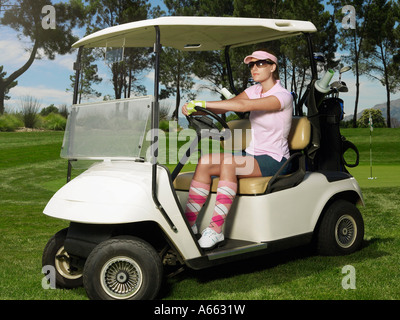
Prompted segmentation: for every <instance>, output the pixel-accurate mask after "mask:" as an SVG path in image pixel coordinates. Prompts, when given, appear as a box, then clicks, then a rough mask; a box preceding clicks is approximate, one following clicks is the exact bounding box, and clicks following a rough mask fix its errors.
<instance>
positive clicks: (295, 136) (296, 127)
mask: <svg viewBox="0 0 400 320" xmlns="http://www.w3.org/2000/svg"><path fill="white" fill-rule="evenodd" d="M228 125H229V128H230V129H231V132H232V136H231V138H230V139H229V140H226V141H224V142H223V146H224V148H225V150H233V151H240V150H244V149H245V148H246V146H247V145H248V144H249V142H250V139H251V134H249V132H250V130H246V129H250V121H249V120H247V119H242V120H234V121H231V122H229V123H228ZM235 135H236V136H237V135H242V139H239V138H235ZM310 135H311V126H310V122H309V121H308V119H307V118H306V117H293V119H292V126H291V128H290V133H289V137H288V143H289V149H290V150H291V151H293V150H303V149H304V148H305V147H307V145H308V143H309V141H310ZM240 142H242V143H240ZM193 175H194V172H184V173H180V174H179V175H178V176H177V177H176V179H175V181H174V187H175V189H176V190H183V191H187V190H189V187H190V182H191V181H192V179H193ZM271 178H272V177H257V178H242V179H239V181H238V193H239V194H244V195H256V194H263V193H265V190H266V188H267V186H268V182H269V181H270V180H271ZM218 182H219V177H215V178H213V181H212V185H211V192H216V191H217V186H218Z"/></svg>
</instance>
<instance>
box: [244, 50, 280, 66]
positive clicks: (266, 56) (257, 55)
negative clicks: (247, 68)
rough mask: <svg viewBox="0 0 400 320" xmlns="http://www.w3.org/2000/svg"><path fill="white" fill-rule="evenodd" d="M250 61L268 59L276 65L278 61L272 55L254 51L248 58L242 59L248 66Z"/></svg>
mask: <svg viewBox="0 0 400 320" xmlns="http://www.w3.org/2000/svg"><path fill="white" fill-rule="evenodd" d="M251 59H258V60H267V59H269V60H271V61H273V62H275V64H278V59H277V58H276V57H275V56H274V55H273V54H270V53H268V52H266V51H254V52H253V53H252V54H251V55H250V56H247V57H246V58H244V63H245V64H249V63H250V62H251Z"/></svg>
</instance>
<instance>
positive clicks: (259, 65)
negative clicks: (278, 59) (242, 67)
mask: <svg viewBox="0 0 400 320" xmlns="http://www.w3.org/2000/svg"><path fill="white" fill-rule="evenodd" d="M271 64H274V63H273V62H272V61H268V60H257V61H252V62H250V63H249V64H248V66H249V68H250V70H251V69H253V67H254V66H255V65H256V66H257V68H265V67H267V65H271Z"/></svg>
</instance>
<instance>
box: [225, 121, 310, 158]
mask: <svg viewBox="0 0 400 320" xmlns="http://www.w3.org/2000/svg"><path fill="white" fill-rule="evenodd" d="M228 126H229V129H231V137H230V138H229V139H226V140H224V141H222V146H223V148H224V149H225V150H231V151H242V150H244V149H246V148H247V146H248V145H249V144H250V140H251V125H250V121H249V120H248V119H240V120H233V121H230V122H228ZM310 137H311V125H310V121H309V120H308V119H307V117H293V118H292V126H291V128H290V132H289V136H288V143H289V149H290V150H303V149H304V148H305V147H307V145H308V144H309V142H310Z"/></svg>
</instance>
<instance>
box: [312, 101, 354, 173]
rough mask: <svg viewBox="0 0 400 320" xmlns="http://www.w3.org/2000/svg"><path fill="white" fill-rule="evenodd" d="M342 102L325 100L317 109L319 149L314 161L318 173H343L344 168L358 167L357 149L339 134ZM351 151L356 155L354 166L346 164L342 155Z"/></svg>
mask: <svg viewBox="0 0 400 320" xmlns="http://www.w3.org/2000/svg"><path fill="white" fill-rule="evenodd" d="M343 114H344V112H343V100H342V99H340V98H327V99H324V100H323V101H322V103H321V104H320V105H319V107H318V119H319V130H320V147H319V149H318V151H317V153H316V156H315V159H314V166H315V169H316V170H318V171H345V172H347V169H346V167H345V165H346V166H348V167H355V166H357V165H358V160H359V153H358V150H357V147H356V146H355V145H354V144H353V143H351V142H350V141H348V140H346V138H345V137H344V136H342V135H341V133H340V128H339V123H340V120H342V119H343ZM348 149H352V150H354V152H355V153H356V156H357V157H356V162H355V164H348V163H346V161H345V159H344V157H343V155H344V153H345V152H346V151H347V150H348Z"/></svg>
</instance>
